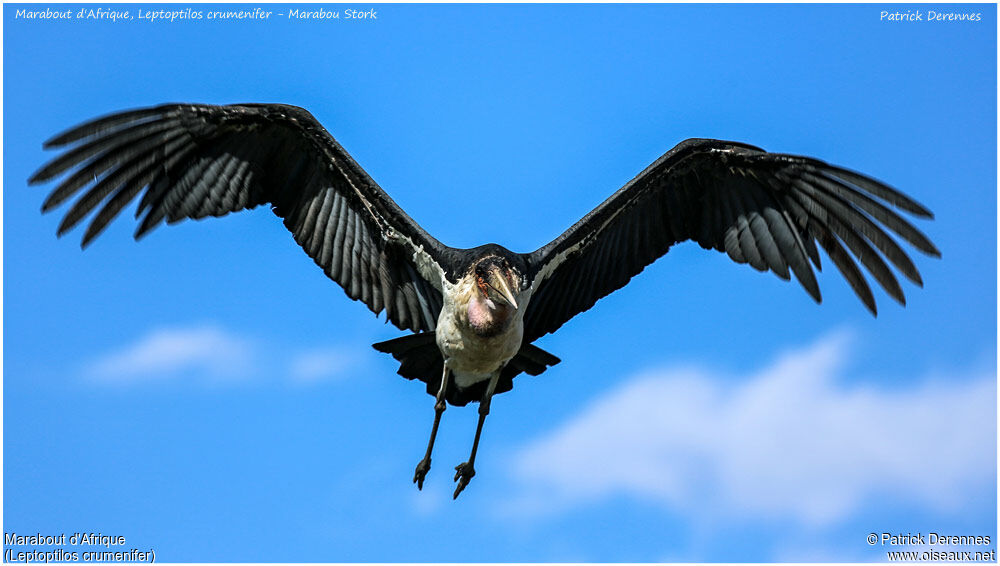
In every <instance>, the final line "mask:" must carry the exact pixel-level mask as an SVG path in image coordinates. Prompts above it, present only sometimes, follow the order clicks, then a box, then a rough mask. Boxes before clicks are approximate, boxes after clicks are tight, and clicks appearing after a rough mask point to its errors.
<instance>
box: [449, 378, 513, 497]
mask: <svg viewBox="0 0 1000 566" xmlns="http://www.w3.org/2000/svg"><path fill="white" fill-rule="evenodd" d="M501 371H503V367H501V368H500V369H498V370H497V371H496V373H494V374H493V377H491V378H490V382H489V384H488V385H487V386H486V393H485V394H484V395H483V399H482V401H480V402H479V424H477V425H476V438H475V440H473V441H472V454H470V455H469V461H468V462H464V463H462V464H459V465H457V466H455V481H457V482H458V486H457V487H456V488H455V495H453V496H452V499H458V494H459V493H462V490H463V489H465V486H467V485H469V480H471V479H472V476H474V475H476V468H475V467H474V464H475V463H476V450H478V449H479V435H480V434H482V433H483V423H484V422H486V415H488V414H490V400H491V399H492V398H493V392H494V391H495V390H496V388H497V381H499V380H500V372H501Z"/></svg>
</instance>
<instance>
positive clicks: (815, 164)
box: [29, 104, 940, 497]
mask: <svg viewBox="0 0 1000 566" xmlns="http://www.w3.org/2000/svg"><path fill="white" fill-rule="evenodd" d="M45 147H46V148H57V147H70V148H71V149H67V150H66V151H65V152H64V153H63V154H61V155H60V156H59V157H57V158H55V159H54V160H52V161H51V162H49V163H48V164H46V165H45V166H43V167H42V168H41V169H39V170H38V172H36V173H35V174H34V175H33V176H32V177H31V179H30V180H29V183H32V184H34V183H43V182H47V181H51V180H53V179H55V178H57V177H59V176H63V175H65V178H64V179H62V180H61V182H60V183H59V184H58V186H56V188H55V189H54V190H53V191H52V192H51V193H50V194H49V196H48V198H47V199H46V200H45V202H44V204H43V205H42V210H43V211H45V212H47V211H49V210H52V209H53V208H55V207H57V206H59V205H60V204H62V203H64V202H65V201H66V200H68V199H70V198H71V197H74V196H76V195H78V194H80V196H79V198H77V200H76V201H75V202H74V203H73V205H72V206H71V207H70V208H69V210H68V212H67V213H66V215H65V217H63V220H62V222H61V223H60V225H59V234H60V235H62V234H63V233H65V232H66V231H68V230H70V229H71V228H73V227H74V226H76V225H77V224H78V223H80V222H81V221H82V220H84V219H85V218H86V217H87V216H88V215H92V218H91V220H90V223H89V225H88V226H87V228H86V230H85V232H84V235H83V245H84V246H86V245H88V244H89V243H90V242H91V241H92V240H93V239H94V238H95V237H97V236H98V235H99V234H100V233H101V231H102V230H104V228H105V227H107V225H108V223H109V222H111V220H113V219H114V218H115V216H117V215H118V213H119V212H120V211H121V210H122V209H123V208H124V207H125V206H126V205H127V204H129V203H130V202H131V201H133V200H134V199H135V198H137V197H139V198H140V201H139V205H138V208H137V213H136V214H137V218H140V217H141V219H140V220H139V225H138V228H137V230H136V238H139V237H141V236H142V235H144V234H146V233H147V232H149V231H150V230H152V229H153V228H155V227H156V226H158V225H160V224H161V223H162V222H167V223H174V222H178V221H180V220H183V219H185V218H195V219H198V218H203V217H205V216H223V215H225V214H228V213H230V212H235V211H238V210H243V209H247V208H254V207H257V206H260V205H264V204H267V205H270V206H271V208H272V210H273V211H274V213H275V214H277V215H278V216H279V217H280V218H282V219H283V221H284V223H285V226H286V227H287V228H288V229H289V230H290V231H291V232H292V235H293V237H294V238H295V241H296V242H298V244H299V245H300V246H302V249H304V250H305V252H306V253H307V254H308V255H309V257H311V258H312V259H313V261H315V262H316V264H317V265H319V266H320V267H321V268H322V269H323V271H324V273H326V275H327V276H328V277H330V279H333V280H334V281H336V282H337V283H338V284H339V285H340V286H341V287H343V289H344V291H345V292H346V293H347V295H348V296H349V297H351V298H352V299H355V300H359V301H362V302H363V303H365V305H367V306H368V308H369V309H371V310H372V312H374V313H376V314H378V313H381V312H383V311H385V313H386V317H387V319H388V320H390V321H392V323H393V324H394V325H396V326H397V327H398V328H400V329H401V330H410V331H412V332H413V333H414V334H411V335H406V336H403V337H400V338H397V339H394V340H389V341H388V342H381V343H378V344H375V345H374V346H375V348H376V349H378V350H379V351H381V352H386V353H389V354H391V355H393V356H394V357H395V358H396V359H397V360H399V361H400V369H399V373H400V374H401V375H403V376H404V377H407V378H409V379H420V380H422V381H424V382H425V383H426V384H427V390H428V392H429V393H431V394H432V395H434V396H435V398H436V402H435V418H434V424H433V427H432V430H431V437H430V441H429V443H428V446H427V450H426V453H425V456H424V458H423V459H422V460H421V461H420V463H419V464H418V466H417V470H416V474H415V477H414V482H415V483H417V485H418V487H422V485H423V481H424V478H425V476H426V474H427V472H428V471H429V469H430V460H431V458H430V457H431V451H432V449H433V446H434V439H435V437H436V434H437V429H438V425H439V423H440V418H441V414H442V413H443V412H444V410H445V407H446V405H447V403H451V404H453V405H465V404H466V403H468V402H469V401H478V402H479V423H478V426H477V427H476V434H475V440H474V441H473V447H472V453H471V455H470V457H469V460H468V461H467V462H465V463H463V464H460V465H459V466H457V467H456V470H457V471H456V474H455V481H456V482H458V485H457V487H456V489H455V493H454V495H455V497H457V496H458V494H459V493H460V492H461V491H462V490H463V489H464V488H465V486H466V485H467V484H468V482H469V480H470V479H471V478H472V476H473V475H475V469H474V462H475V457H476V450H477V449H478V445H479V438H480V434H481V432H482V427H483V422H484V421H485V418H486V415H487V414H488V413H489V409H490V402H491V400H492V397H493V395H494V394H496V393H501V392H504V391H507V390H509V389H510V388H511V387H512V385H513V384H512V380H513V378H514V377H515V376H516V375H518V374H519V373H521V372H526V373H529V374H531V375H538V374H540V373H542V372H543V371H545V370H546V369H547V368H548V367H549V366H552V365H554V364H556V363H558V362H559V359H558V358H556V357H555V356H553V355H552V354H549V353H548V352H546V351H544V350H542V349H541V348H538V347H537V346H534V345H533V344H532V342H534V341H535V340H537V339H538V338H539V337H541V336H543V335H545V334H547V333H550V332H554V331H556V330H557V329H558V328H559V327H560V326H562V325H563V324H564V323H566V322H567V321H568V320H569V319H571V318H573V317H574V316H576V315H577V314H579V313H581V312H583V311H585V310H587V309H589V308H590V307H592V306H593V305H594V303H596V302H597V301H598V300H599V299H600V298H601V297H604V296H605V295H607V294H609V293H611V292H612V291H614V290H616V289H619V288H621V287H623V286H624V285H625V284H627V283H628V282H629V280H630V279H631V278H632V277H633V276H635V275H636V274H638V273H639V272H640V271H642V270H643V269H644V268H645V267H646V266H647V265H649V264H650V263H652V262H653V261H655V260H656V259H657V258H659V257H660V256H662V255H663V254H665V253H666V252H667V251H668V250H669V249H670V247H671V246H672V245H674V244H676V243H680V242H683V241H686V240H694V241H696V242H698V244H700V245H701V246H702V247H703V248H706V249H709V248H711V249H716V250H719V251H724V252H726V253H727V254H728V255H729V257H730V258H731V259H732V260H733V261H735V262H737V263H748V264H750V266H752V267H753V268H755V269H757V270H760V271H767V270H770V271H773V272H774V273H775V274H776V275H778V276H779V277H781V278H783V279H789V278H790V277H791V276H792V275H794V276H795V278H796V279H797V280H798V281H799V283H801V285H802V286H803V288H805V290H806V291H807V292H808V293H809V294H810V295H811V296H812V297H813V298H814V299H815V300H816V301H817V302H819V301H820V291H819V285H818V283H817V281H816V277H815V273H814V271H813V267H814V266H815V267H816V268H817V269H819V268H820V256H819V252H818V248H823V249H824V250H825V252H826V254H827V256H829V258H830V259H831V260H832V261H833V263H834V265H835V266H836V267H837V269H838V270H839V271H840V272H841V274H842V275H843V276H844V278H845V279H846V280H847V282H848V283H849V284H850V285H851V287H852V288H853V290H854V292H855V293H856V294H857V296H858V297H859V298H860V299H861V301H862V302H863V303H864V305H865V306H866V307H867V308H868V309H869V310H870V311H871V312H872V314H875V313H876V307H875V299H874V296H873V294H872V291H871V288H870V287H869V285H868V282H867V280H866V278H865V276H864V275H863V274H862V272H861V269H859V267H858V263H857V261H860V263H861V265H862V266H864V268H865V269H866V270H867V271H868V272H869V273H870V274H871V276H872V277H874V279H875V281H876V282H878V284H879V285H880V286H881V287H882V288H883V289H884V290H885V291H886V293H887V294H888V295H889V296H890V297H892V298H893V299H895V300H896V301H898V302H900V303H901V304H905V298H904V295H903V290H902V288H901V286H900V284H899V281H898V280H897V278H896V275H895V273H899V274H902V275H903V276H904V277H905V278H907V279H909V280H910V281H911V282H913V283H915V284H916V285H918V286H919V285H922V281H921V278H920V273H919V272H918V271H917V268H916V267H915V265H914V264H913V261H912V260H911V259H910V257H909V256H908V255H907V254H906V252H905V251H904V250H903V249H902V248H901V247H900V245H899V244H898V243H897V242H896V238H899V239H901V240H902V241H905V242H906V243H907V244H909V245H911V246H913V247H915V248H916V249H918V250H920V251H921V252H923V253H925V254H927V255H930V256H935V257H938V256H940V252H938V250H937V248H936V247H935V246H934V244H933V243H931V241H930V240H929V239H928V238H927V237H926V236H924V235H923V234H922V233H921V232H920V231H919V230H917V229H916V228H915V227H913V225H912V224H910V223H909V221H908V220H906V219H905V218H904V217H903V215H902V214H901V213H906V214H909V215H913V216H917V217H922V218H931V217H932V215H931V213H930V211H928V210H927V209H926V208H924V207H923V206H921V205H920V204H918V203H917V202H915V201H914V200H913V199H911V198H909V197H908V196H906V195H904V194H903V193H901V192H899V191H897V190H895V189H893V188H891V187H889V186H887V185H885V184H883V183H881V182H879V181H876V180H874V179H872V178H870V177H867V176H865V175H862V174H860V173H856V172H853V171H849V170H847V169H843V168H840V167H836V166H832V165H829V164H826V163H824V162H822V161H818V160H815V159H810V158H807V157H799V156H794V155H785V154H776V153H768V152H765V151H764V150H762V149H760V148H757V147H754V146H751V145H747V144H742V143H736V142H725V141H718V140H707V139H690V140H687V141H684V142H682V143H680V144H678V145H677V146H676V147H674V148H673V149H671V150H670V151H668V152H667V153H666V154H664V155H663V156H662V157H660V158H659V159H657V160H656V161H655V162H654V163H653V164H652V165H650V166H649V167H647V168H646V169H645V170H644V171H642V172H641V173H639V175H637V176H636V177H635V178H634V179H632V180H631V181H629V182H628V183H627V184H626V185H625V186H624V187H622V188H621V189H619V190H618V191H617V192H616V193H614V194H613V195H611V197H609V198H608V199H607V200H606V201H604V202H603V203H602V204H601V205H600V206H598V207H597V208H595V209H594V210H593V211H591V212H590V213H589V214H587V215H586V216H585V217H584V218H583V219H581V220H580V221H579V222H577V223H576V224H574V225H573V226H572V227H570V228H569V229H568V230H567V231H566V232H564V233H563V234H562V235H561V236H559V237H558V238H556V239H555V240H553V241H552V242H550V243H549V244H547V245H545V246H543V247H541V248H539V249H538V250H536V251H534V252H532V253H514V252H511V251H509V250H507V249H506V248H504V247H502V246H499V245H496V244H486V245H483V246H479V247H477V248H471V249H457V248H452V247H449V246H446V245H444V244H442V243H441V242H439V241H438V240H436V239H435V238H434V237H432V236H431V235H430V234H428V233H427V232H425V231H424V230H423V229H422V228H421V227H420V226H419V225H418V224H417V223H416V222H414V221H413V219H411V218H410V217H409V216H408V215H407V214H406V212H404V211H403V210H402V209H401V208H400V207H399V206H398V205H397V204H396V203H395V202H393V200H392V199H391V198H389V196H388V195H387V194H386V193H385V191H383V190H382V189H381V187H379V186H378V184H376V183H375V181H373V180H372V178H371V177H369V176H368V174H367V173H366V172H365V171H364V170H363V169H362V168H361V167H360V166H359V165H358V164H357V163H355V161H354V160H353V159H352V158H351V156H350V155H348V153H347V152H346V151H345V150H344V148H343V147H341V146H340V144H339V143H337V141H336V140H335V139H334V138H333V137H332V136H331V135H330V134H329V133H328V132H327V131H326V130H325V129H324V128H323V127H322V126H321V125H320V124H319V122H318V121H317V120H316V119H315V118H313V116H312V115H311V114H309V112H307V111H305V110H303V109H301V108H297V107H294V106H287V105H280V104H238V105H230V106H209V105H198V104H169V105H163V106H157V107H152V108H143V109H138V110H131V111H126V112H121V113H117V114H112V115H109V116H105V117H103V118H98V119H96V120H92V121H90V122H87V123H85V124H82V125H80V126H77V127H75V128H73V129H71V130H69V131H66V132H64V133H62V134H60V135H58V136H56V137H54V138H52V139H51V140H49V141H48V142H46V143H45ZM81 193H82V194H81ZM95 211H96V213H95ZM893 235H895V237H894V236H893Z"/></svg>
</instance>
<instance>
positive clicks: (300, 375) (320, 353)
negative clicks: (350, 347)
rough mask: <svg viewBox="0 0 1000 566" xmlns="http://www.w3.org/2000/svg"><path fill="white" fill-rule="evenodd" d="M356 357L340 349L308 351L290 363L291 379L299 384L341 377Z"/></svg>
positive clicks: (353, 363) (354, 361) (298, 355)
mask: <svg viewBox="0 0 1000 566" xmlns="http://www.w3.org/2000/svg"><path fill="white" fill-rule="evenodd" d="M356 361H357V360H356V356H355V355H354V354H352V353H351V352H348V351H347V350H344V349H341V348H329V349H316V350H308V351H305V352H301V353H299V354H296V355H295V356H294V357H293V358H292V360H291V362H290V364H291V365H290V371H291V374H292V377H293V378H295V379H296V380H297V381H301V382H314V381H319V380H322V379H328V378H336V377H342V376H344V374H345V370H347V369H348V368H350V367H352V366H354V365H355V363H356Z"/></svg>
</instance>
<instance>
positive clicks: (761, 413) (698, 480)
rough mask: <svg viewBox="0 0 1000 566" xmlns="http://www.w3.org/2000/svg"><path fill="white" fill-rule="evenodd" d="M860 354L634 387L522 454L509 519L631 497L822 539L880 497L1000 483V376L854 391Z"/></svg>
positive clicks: (833, 353)
mask: <svg viewBox="0 0 1000 566" xmlns="http://www.w3.org/2000/svg"><path fill="white" fill-rule="evenodd" d="M849 342H850V340H849V338H848V336H847V335H845V334H843V333H840V334H834V335H831V336H827V337H825V338H823V339H821V340H819V341H817V342H816V343H814V344H812V345H810V346H808V347H805V348H802V349H800V350H796V351H792V352H789V353H787V354H785V355H783V356H781V357H779V358H778V359H777V360H776V361H775V362H774V363H772V364H771V365H770V366H769V367H766V368H764V369H763V370H761V371H759V372H756V373H754V374H752V375H747V376H723V375H718V374H716V373H713V372H712V371H710V370H706V369H703V368H699V367H687V368H674V369H667V370H661V371H652V372H648V373H645V374H642V375H639V376H636V377H635V378H633V379H630V380H628V381H626V382H625V384H624V385H623V386H621V387H620V388H619V389H618V390H616V391H612V392H610V393H608V394H607V395H605V397H604V398H603V399H601V400H599V401H597V402H595V403H594V404H592V405H591V406H590V407H588V408H586V409H585V410H584V411H583V412H581V413H580V414H579V415H577V416H576V417H574V418H572V419H571V420H570V421H568V422H566V423H565V424H564V425H562V426H561V427H560V428H559V429H558V430H556V431H554V432H552V433H550V434H547V435H546V436H544V437H542V438H539V439H538V440H536V441H535V442H533V443H532V444H531V445H529V446H527V447H525V448H524V449H523V450H521V451H520V452H519V454H518V455H517V457H516V459H515V474H516V477H517V478H519V480H522V482H523V486H522V488H521V489H522V491H521V493H522V495H523V497H520V498H518V499H517V500H516V502H515V503H513V504H512V507H511V510H512V511H513V512H521V513H524V512H528V513H536V514H542V513H551V512H558V511H559V510H566V509H568V508H570V507H573V506H576V505H580V504H586V503H588V502H594V501H598V500H602V499H605V498H608V497H611V496H615V495H626V496H634V497H637V498H641V499H642V500H644V501H654V502H660V503H661V504H662V505H664V506H666V507H668V508H670V509H674V510H677V511H679V512H684V513H686V514H690V515H705V514H711V513H723V511H720V510H722V509H724V510H725V511H724V514H725V515H727V516H733V515H737V516H740V515H742V516H744V517H748V518H758V517H773V518H787V519H793V520H796V521H799V522H802V523H804V524H810V525H813V526H823V525H829V524H832V523H834V522H837V521H840V520H843V519H845V518H846V517H848V516H850V515H851V514H852V513H854V512H856V511H857V510H858V509H859V507H860V506H861V505H862V504H863V503H864V501H865V498H866V497H868V496H870V495H871V494H874V493H878V492H881V491H882V490H885V491H887V492H891V493H894V494H897V495H899V496H900V497H905V498H907V500H908V501H911V502H914V503H917V504H923V505H926V506H930V507H933V508H935V509H947V508H948V507H949V506H950V505H952V504H953V502H955V501H958V500H960V499H962V498H967V497H970V496H974V495H975V493H977V491H981V490H982V489H983V487H984V486H989V485H992V482H995V481H996V480H995V478H996V456H997V455H996V429H995V424H996V404H995V401H996V377H995V375H994V374H993V373H992V372H991V371H982V372H980V373H978V374H977V373H975V372H963V373H964V374H959V375H952V376H947V377H948V379H932V378H927V379H922V380H916V381H915V382H913V385H909V386H903V387H894V388H892V389H882V388H876V387H875V386H865V385H851V386H847V385H844V384H843V380H842V379H840V377H841V373H842V367H843V362H844V360H845V359H847V358H848V356H849V354H850V348H849V345H850V344H849Z"/></svg>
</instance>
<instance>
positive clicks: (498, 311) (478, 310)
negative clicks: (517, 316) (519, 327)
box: [468, 293, 514, 338]
mask: <svg viewBox="0 0 1000 566" xmlns="http://www.w3.org/2000/svg"><path fill="white" fill-rule="evenodd" d="M513 313H514V309H513V308H511V307H510V305H506V304H498V303H497V302H495V301H493V300H491V299H489V298H488V297H484V296H483V295H481V294H479V293H475V294H473V296H472V299H471V300H469V307H468V314H469V326H470V327H472V331H473V332H475V333H476V335H477V336H480V337H482V338H489V337H491V336H496V335H497V334H500V333H501V332H503V331H504V330H506V329H507V327H508V326H510V322H511V320H512V319H513V316H511V315H512V314H513Z"/></svg>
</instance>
